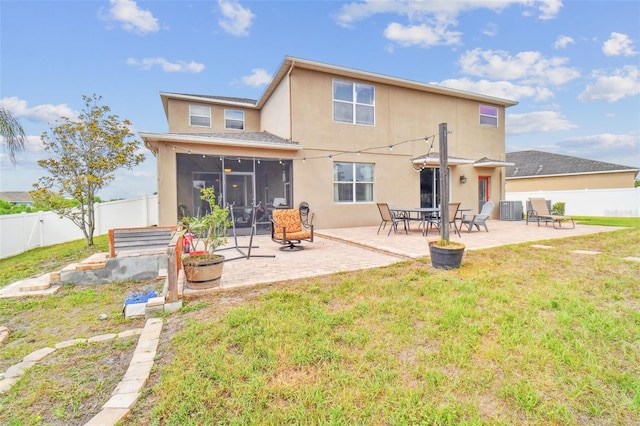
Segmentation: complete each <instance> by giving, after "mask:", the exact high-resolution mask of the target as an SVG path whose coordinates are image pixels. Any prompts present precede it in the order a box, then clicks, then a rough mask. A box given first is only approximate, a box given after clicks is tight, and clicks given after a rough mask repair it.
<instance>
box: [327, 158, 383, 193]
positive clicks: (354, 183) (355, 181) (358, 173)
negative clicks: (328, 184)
mask: <svg viewBox="0 0 640 426" xmlns="http://www.w3.org/2000/svg"><path fill="white" fill-rule="evenodd" d="M373 171H374V167H373V164H371V163H337V162H336V163H333V200H334V201H335V202H336V203H366V202H372V201H373Z"/></svg>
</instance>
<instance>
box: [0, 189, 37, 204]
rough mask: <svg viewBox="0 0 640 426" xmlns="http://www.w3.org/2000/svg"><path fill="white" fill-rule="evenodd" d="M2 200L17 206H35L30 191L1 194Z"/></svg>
mask: <svg viewBox="0 0 640 426" xmlns="http://www.w3.org/2000/svg"><path fill="white" fill-rule="evenodd" d="M0 200H4V201H7V202H9V203H11V204H16V205H25V206H33V198H31V195H30V194H29V192H28V191H7V192H0Z"/></svg>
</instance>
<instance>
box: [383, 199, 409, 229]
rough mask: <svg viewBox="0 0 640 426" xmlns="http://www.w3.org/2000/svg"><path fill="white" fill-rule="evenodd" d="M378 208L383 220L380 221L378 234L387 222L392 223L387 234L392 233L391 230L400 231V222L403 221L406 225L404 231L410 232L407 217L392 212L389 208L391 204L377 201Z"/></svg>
mask: <svg viewBox="0 0 640 426" xmlns="http://www.w3.org/2000/svg"><path fill="white" fill-rule="evenodd" d="M377 204H378V210H379V211H380V217H381V218H382V221H381V222H380V226H378V232H377V233H378V234H379V233H380V229H384V228H385V227H386V226H387V223H390V224H391V226H389V233H388V234H387V236H389V235H391V230H393V231H394V232H398V223H400V222H402V223H403V225H404V232H405V234H408V233H409V232H408V231H407V218H406V217H405V216H403V215H399V214H395V213H392V212H391V210H390V209H389V205H388V204H387V203H377Z"/></svg>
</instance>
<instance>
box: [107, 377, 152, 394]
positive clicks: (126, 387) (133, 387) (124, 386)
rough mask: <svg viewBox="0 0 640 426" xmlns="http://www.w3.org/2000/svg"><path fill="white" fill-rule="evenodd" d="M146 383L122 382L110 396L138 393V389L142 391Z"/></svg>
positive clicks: (142, 381) (141, 380) (138, 380)
mask: <svg viewBox="0 0 640 426" xmlns="http://www.w3.org/2000/svg"><path fill="white" fill-rule="evenodd" d="M146 383H147V380H146V379H136V380H123V381H121V382H120V383H118V386H116V388H115V389H114V391H113V393H112V395H117V394H127V393H133V392H140V389H142V387H143V386H144V385H145V384H146Z"/></svg>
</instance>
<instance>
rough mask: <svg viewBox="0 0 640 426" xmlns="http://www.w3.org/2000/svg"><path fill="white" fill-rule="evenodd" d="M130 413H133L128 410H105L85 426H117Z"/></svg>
mask: <svg viewBox="0 0 640 426" xmlns="http://www.w3.org/2000/svg"><path fill="white" fill-rule="evenodd" d="M129 412H131V410H130V409H128V408H103V409H102V411H100V412H99V413H98V414H96V415H95V416H93V418H92V419H91V420H89V421H88V422H87V423H85V424H84V426H105V425H115V424H116V423H118V422H119V421H120V420H122V419H124V418H125V417H126V416H127V415H129Z"/></svg>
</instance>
